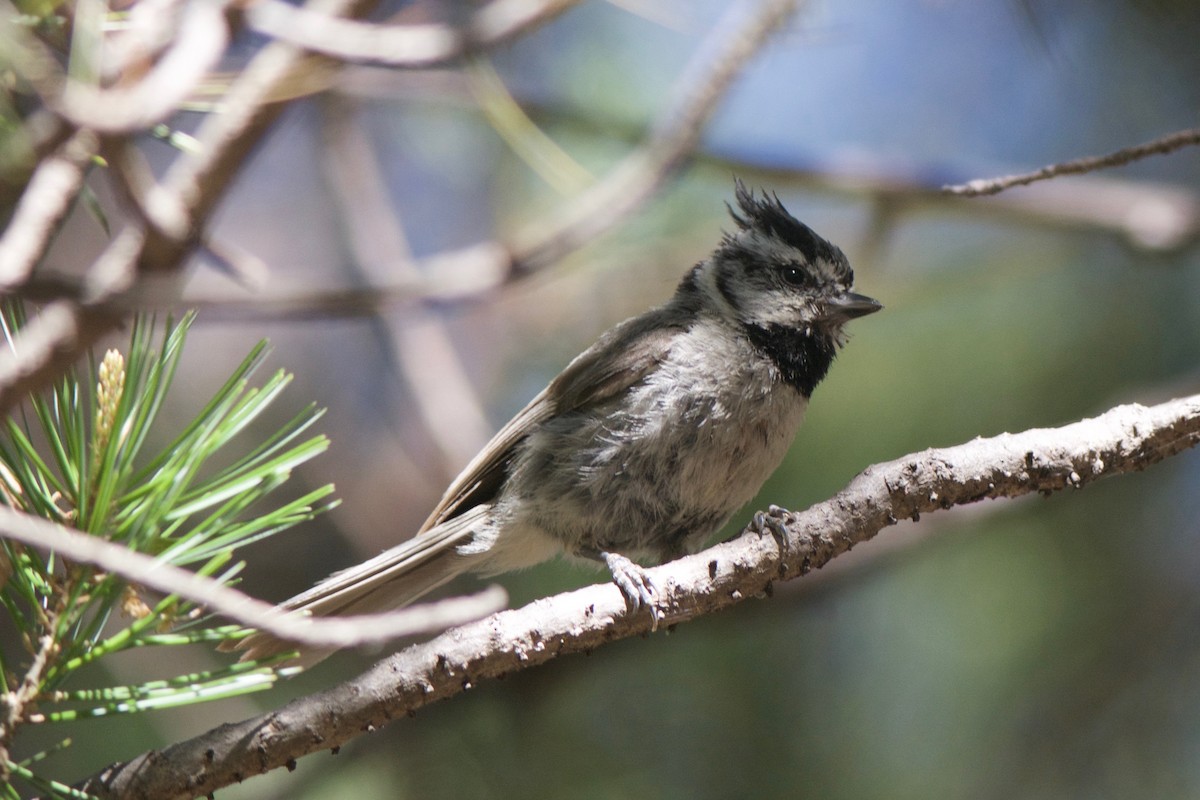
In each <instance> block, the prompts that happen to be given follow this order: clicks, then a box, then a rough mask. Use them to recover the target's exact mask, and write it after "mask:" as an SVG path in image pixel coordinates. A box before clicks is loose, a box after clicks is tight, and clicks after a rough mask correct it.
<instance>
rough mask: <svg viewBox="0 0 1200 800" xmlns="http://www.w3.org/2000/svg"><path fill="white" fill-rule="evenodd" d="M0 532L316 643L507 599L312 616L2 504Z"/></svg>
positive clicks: (359, 638)
mask: <svg viewBox="0 0 1200 800" xmlns="http://www.w3.org/2000/svg"><path fill="white" fill-rule="evenodd" d="M0 538H5V539H13V540H15V541H18V542H21V543H22V544H25V545H27V546H29V547H33V548H36V549H38V550H42V551H47V552H54V553H56V554H57V555H59V556H61V557H63V558H67V559H69V560H71V561H74V562H77V563H83V564H91V565H92V566H94V567H98V568H100V569H102V570H104V571H105V572H109V573H113V574H116V575H120V576H121V577H122V578H125V579H126V580H128V581H129V582H131V583H136V584H138V585H140V586H145V587H147V588H150V589H154V590H155V591H158V592H162V593H163V594H166V595H175V596H177V597H182V598H184V599H186V600H189V601H191V602H193V603H196V604H198V605H201V606H204V607H205V608H206V609H207V610H209V611H211V612H214V613H217V614H221V615H222V616H225V617H228V618H229V619H231V620H233V621H235V622H237V623H238V624H240V625H245V626H246V627H249V628H256V629H258V630H260V631H265V632H268V633H271V634H273V635H275V636H278V637H280V638H282V639H286V640H288V641H290V642H295V643H297V644H305V645H309V646H312V647H316V648H337V649H340V648H343V647H360V646H362V645H365V644H375V643H378V642H384V641H388V640H391V639H400V638H403V637H406V636H415V635H418V634H422V633H429V632H431V631H441V630H445V629H446V628H449V627H451V626H453V625H461V624H462V623H464V622H469V621H471V620H476V619H479V618H480V617H484V616H486V615H488V614H491V613H492V612H493V611H496V610H497V609H500V608H503V607H504V605H505V603H506V602H507V595H506V594H505V592H504V590H503V589H501V588H499V587H491V588H489V589H486V590H484V591H483V592H480V593H479V594H476V595H473V596H470V597H454V598H450V599H447V600H442V601H439V602H436V603H429V604H426V605H419V606H409V607H408V608H404V609H401V610H399V611H393V612H389V613H387V614H370V615H365V616H357V617H342V618H340V619H315V618H311V617H304V616H301V615H297V614H289V613H287V612H284V611H280V610H279V608H278V607H277V606H274V605H272V604H270V603H264V602H262V601H261V600H255V599H254V598H252V597H250V596H249V595H246V594H243V593H242V592H239V591H237V590H236V589H231V588H229V587H228V586H224V585H222V584H220V583H218V582H217V581H215V580H213V579H211V578H206V577H203V576H201V575H197V574H196V573H194V572H188V571H187V570H185V569H180V568H179V567H176V566H173V565H171V564H167V563H165V562H162V561H160V560H158V559H156V558H152V557H150V556H148V555H145V554H143V553H138V552H135V551H133V550H130V549H129V548H127V547H123V546H121V545H119V544H114V543H112V542H108V541H106V540H104V539H101V538H99V537H96V536H91V535H88V534H85V533H80V532H79V531H75V530H72V529H70V528H67V527H64V526H62V525H59V524H57V523H54V522H50V521H49V520H44V519H41V518H39V517H34V516H31V515H29V514H24V513H22V512H20V511H16V510H14V509H11V508H8V507H6V506H0Z"/></svg>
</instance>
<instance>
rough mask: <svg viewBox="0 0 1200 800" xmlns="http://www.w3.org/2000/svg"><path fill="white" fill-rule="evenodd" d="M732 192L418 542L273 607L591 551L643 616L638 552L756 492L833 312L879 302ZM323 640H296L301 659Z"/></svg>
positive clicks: (383, 603)
mask: <svg viewBox="0 0 1200 800" xmlns="http://www.w3.org/2000/svg"><path fill="white" fill-rule="evenodd" d="M734 203H735V205H736V207H735V206H733V205H730V204H729V203H726V207H727V209H728V211H729V214H730V216H731V218H732V220H733V225H734V227H733V230H731V231H728V232H725V233H724V234H723V235H722V237H721V239H720V240H719V243H718V244H717V246H716V248H715V249H714V250H713V252H712V253H711V255H710V256H709V257H708V258H706V259H704V260H702V261H700V262H699V263H697V264H696V265H695V266H693V267H692V268H691V269H690V270H688V272H687V273H686V274H685V275H684V276H683V278H682V279H681V281H680V282H679V284H678V286H677V288H676V289H675V292H674V294H673V295H672V296H671V297H670V299H669V300H667V302H666V303H664V304H663V305H661V306H658V307H657V308H654V309H651V310H649V311H647V312H645V313H643V314H641V315H639V316H635V317H632V318H630V319H628V320H626V321H624V322H622V323H620V324H618V325H616V326H615V327H613V328H612V329H610V330H609V331H607V332H606V333H604V334H603V335H602V336H601V337H600V338H599V340H598V341H596V343H595V344H593V345H592V346H591V347H589V348H588V349H587V350H585V351H584V352H583V353H582V354H580V355H579V356H577V357H576V358H575V359H574V360H572V361H571V362H570V363H569V364H568V365H567V366H566V368H565V369H563V371H562V372H561V373H560V374H559V375H558V376H557V377H555V378H554V379H553V380H552V381H550V383H549V385H548V386H546V388H545V389H543V390H542V391H541V392H540V393H539V394H538V395H537V396H536V397H534V398H533V399H532V400H531V401H530V402H529V404H528V405H526V406H525V407H524V408H523V409H521V410H520V411H519V412H517V414H516V416H514V417H513V418H512V420H510V421H509V422H508V423H507V424H506V425H504V427H502V428H501V429H500V430H499V432H498V433H496V435H495V436H494V437H493V438H492V440H491V441H490V442H488V444H487V445H486V446H485V447H484V448H483V450H482V451H481V452H480V453H479V454H478V455H477V456H475V458H474V459H473V460H472V461H471V462H470V463H469V464H467V466H466V467H465V468H464V469H463V471H462V473H461V474H460V475H459V476H458V477H457V478H455V480H454V481H453V482H452V483H451V484H450V486H449V488H448V489H447V490H446V492H445V494H444V495H443V496H442V498H441V500H440V501H439V502H438V503H437V505H436V506H435V507H434V509H433V511H432V512H431V513H430V514H429V517H428V518H427V519H426V520H425V522H424V523H423V524H422V525H421V527H420V529H419V530H418V531H417V533H416V535H415V536H414V537H412V538H410V539H408V540H407V541H404V542H402V543H401V544H399V545H397V546H395V547H393V548H391V549H389V550H386V551H385V552H383V553H381V554H379V555H377V556H375V557H374V558H372V559H370V560H368V561H366V562H364V563H362V564H360V565H358V566H354V567H350V568H348V569H345V570H342V571H341V572H337V573H334V574H333V575H331V576H330V577H328V578H326V579H325V580H323V581H321V582H319V583H318V584H316V585H315V586H313V587H312V588H310V589H309V590H307V591H305V592H302V593H301V594H298V595H296V596H295V597H293V598H291V599H290V600H287V601H286V602H284V603H282V604H281V607H282V608H283V609H286V610H290V611H296V612H300V613H303V614H311V615H313V616H318V617H326V616H345V615H357V614H367V613H375V612H380V611H384V610H389V609H393V608H398V607H401V606H404V605H407V604H409V603H412V602H413V601H415V600H417V599H418V598H420V597H421V596H422V595H424V594H426V593H427V592H429V591H431V590H433V589H435V588H437V587H439V586H441V585H443V584H445V583H446V582H448V581H450V580H451V579H452V578H454V577H456V576H458V575H460V574H463V573H475V574H479V575H484V576H490V575H496V574H500V573H505V572H510V571H512V570H517V569H521V568H524V567H528V566H531V565H533V564H537V563H539V562H542V561H546V560H548V559H551V558H553V557H555V556H558V555H561V554H566V555H568V556H575V557H582V558H584V559H591V560H596V561H600V562H603V563H604V564H605V565H607V567H608V569H609V571H610V572H611V573H612V576H613V580H614V581H615V583H616V584H617V585H618V586H619V587H620V588H621V591H622V592H623V593H624V595H625V597H626V599H627V605H628V606H629V607H630V608H631V610H634V611H636V610H637V609H639V608H642V607H647V608H649V609H650V610H651V613H652V614H655V613H656V612H655V607H654V603H655V599H656V594H655V587H654V585H653V583H652V581H650V579H649V578H648V576H647V574H646V571H645V569H644V568H643V567H642V566H641V564H640V563H639V561H644V560H647V559H648V560H651V561H653V562H655V563H662V562H665V561H670V560H672V559H675V558H678V557H680V556H683V555H686V554H687V553H689V552H694V551H695V550H696V549H698V548H699V547H700V546H701V545H703V544H704V543H705V542H706V541H707V540H708V539H710V538H711V537H712V536H713V534H715V533H716V532H717V531H718V530H719V529H720V528H721V527H723V526H724V525H725V523H726V522H727V521H728V520H729V519H730V518H731V517H732V516H733V514H734V513H736V512H737V511H738V510H739V509H740V508H742V507H743V506H744V505H745V504H747V503H748V502H749V501H750V500H751V499H752V498H753V497H754V495H755V494H756V493H757V492H758V490H759V489H760V488H761V487H762V485H763V483H764V482H765V481H766V479H767V478H768V477H769V476H770V475H771V473H773V472H774V471H775V469H776V468H777V467H778V466H779V464H780V463H781V462H782V460H783V458H784V455H785V454H786V452H787V451H788V449H789V448H790V446H791V444H792V441H793V439H794V438H795V435H796V432H797V430H798V429H799V427H800V425H801V422H802V421H803V418H804V414H805V410H806V409H807V407H808V403H809V399H810V398H811V396H812V393H813V390H814V389H815V388H816V386H817V384H819V383H820V382H821V380H822V379H823V378H824V377H825V376H826V374H827V373H828V371H829V368H830V366H831V365H832V363H833V361H834V357H835V356H836V355H837V353H838V350H839V349H840V348H841V347H842V346H843V345H844V344H845V342H846V334H845V331H844V327H845V324H846V323H847V322H848V321H849V320H852V319H855V318H858V317H862V316H866V315H868V314H873V313H875V312H877V311H879V310H880V309H881V308H882V307H883V306H882V305H881V304H880V303H879V302H878V301H876V300H874V299H872V298H870V297H867V296H865V295H862V294H858V293H856V292H854V291H853V288H852V287H853V283H854V272H853V270H852V269H851V267H850V263H849V261H848V260H847V259H846V256H845V254H844V253H843V252H842V251H841V250H840V249H839V248H838V247H836V246H835V245H833V244H831V243H830V242H828V241H826V240H825V239H823V238H822V237H820V236H819V235H817V233H815V232H814V231H813V230H812V229H811V228H809V227H808V226H807V225H805V224H804V223H802V222H800V221H799V220H797V219H796V218H795V217H793V216H792V215H791V214H790V213H789V212H788V211H787V209H786V208H784V206H783V204H782V203H781V202H780V200H779V198H778V196H777V195H775V194H774V193H768V192H767V191H765V190H761V189H760V190H759V192H758V193H755V192H754V191H753V190H751V189H748V188H747V187H746V185H745V184H744V183H743V182H742V181H741V180H737V179H735V183H734ZM760 529H761V519H760ZM654 619H655V621H657V616H655V617H654ZM234 649H239V650H241V651H242V653H243V656H242V657H243V659H261V658H266V657H269V656H272V655H277V654H280V653H283V652H285V651H290V650H296V649H297V647H296V646H295V645H293V644H290V643H288V642H286V641H283V640H281V639H278V638H276V637H274V636H272V635H271V634H268V633H266V632H262V631H258V632H255V633H253V634H251V635H249V636H248V637H246V638H244V639H242V640H241V641H240V642H238V643H237V644H236V647H235V648H234ZM329 652H330V651H327V650H305V649H304V648H300V654H299V657H298V658H299V663H300V664H301V665H304V666H307V665H310V664H312V663H315V662H316V661H318V660H320V659H321V658H324V657H325V656H326V655H328V654H329Z"/></svg>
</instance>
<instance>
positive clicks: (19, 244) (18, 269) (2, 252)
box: [0, 131, 99, 292]
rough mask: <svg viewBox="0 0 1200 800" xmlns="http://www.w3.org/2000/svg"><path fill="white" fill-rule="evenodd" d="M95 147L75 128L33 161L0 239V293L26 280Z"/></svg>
mask: <svg viewBox="0 0 1200 800" xmlns="http://www.w3.org/2000/svg"><path fill="white" fill-rule="evenodd" d="M98 147H99V140H98V138H97V137H96V135H95V134H94V133H92V132H90V131H79V132H78V133H76V134H75V135H74V136H72V137H71V138H70V139H68V140H67V141H66V143H64V144H63V145H62V147H61V148H59V151H58V153H56V154H54V155H53V156H51V157H49V158H47V159H45V160H43V161H42V162H41V163H40V164H39V165H38V167H37V169H36V170H35V171H34V173H33V178H32V179H31V180H30V181H29V184H28V185H27V186H26V187H25V192H24V193H23V194H22V195H21V200H20V202H19V203H18V204H17V208H16V211H15V213H14V214H13V216H12V218H11V219H10V220H9V222H8V227H6V228H5V229H4V234H3V236H2V237H0V292H8V291H12V289H13V288H15V287H17V286H20V285H21V284H22V283H24V282H25V281H26V280H27V279H28V278H29V275H30V274H31V273H32V272H33V268H34V266H36V264H37V262H38V259H40V258H41V257H42V255H43V254H44V253H45V252H46V248H47V247H49V245H50V239H51V237H52V236H53V235H54V232H55V230H56V229H57V228H58V225H59V224H60V223H61V222H62V220H63V218H64V217H66V215H67V212H68V211H69V210H70V209H71V204H72V203H73V202H74V201H75V198H76V197H78V196H79V191H80V189H81V188H82V187H83V179H84V177H85V176H86V175H87V168H88V165H89V162H90V161H91V159H92V157H93V156H95V155H96V150H97V148H98Z"/></svg>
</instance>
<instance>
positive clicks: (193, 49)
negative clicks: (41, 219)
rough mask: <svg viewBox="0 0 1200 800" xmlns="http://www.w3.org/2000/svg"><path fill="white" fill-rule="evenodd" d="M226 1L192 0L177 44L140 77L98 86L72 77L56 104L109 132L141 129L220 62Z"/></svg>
mask: <svg viewBox="0 0 1200 800" xmlns="http://www.w3.org/2000/svg"><path fill="white" fill-rule="evenodd" d="M223 6H224V4H223V3H218V2H215V0H192V2H190V3H188V5H187V6H186V8H185V9H184V12H183V15H182V18H181V19H180V20H179V28H178V31H177V38H176V40H175V42H174V45H173V46H172V47H170V48H169V49H168V50H167V52H166V53H165V54H164V55H163V56H162V57H161V58H160V59H159V60H158V62H157V63H156V64H155V65H154V67H153V68H151V70H150V71H149V72H148V73H147V74H146V75H145V76H144V77H142V78H141V79H140V80H138V81H137V83H134V84H132V85H131V86H129V87H128V88H125V87H121V88H116V89H97V88H95V87H93V86H88V85H85V84H81V83H79V82H78V81H70V80H69V81H67V83H66V86H65V88H64V89H63V93H62V97H61V98H56V99H55V100H54V101H53V102H52V103H51V105H52V107H53V108H54V109H55V110H56V111H58V113H60V114H62V115H63V116H64V117H65V118H67V119H68V120H71V121H72V122H74V123H75V124H76V125H78V126H80V127H85V128H91V129H92V130H96V131H100V132H101V133H108V134H131V133H138V132H140V131H142V130H144V129H145V128H148V127H150V126H151V125H154V124H155V123H157V122H161V121H162V120H164V119H166V118H167V117H168V116H169V115H170V114H171V113H173V112H174V111H175V110H176V109H177V108H178V107H179V105H180V104H181V103H182V102H183V101H184V100H186V99H187V97H188V96H189V95H190V94H191V93H192V91H193V90H194V89H195V87H196V85H197V84H199V83H200V81H201V79H202V78H204V76H205V75H206V74H207V73H208V71H209V70H210V69H212V68H213V67H215V66H216V65H217V62H218V61H220V59H221V55H222V54H223V53H224V52H225V46H226V45H227V44H228V42H229V27H228V25H227V24H226V22H225V13H224V7H223Z"/></svg>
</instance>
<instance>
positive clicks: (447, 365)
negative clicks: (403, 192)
mask: <svg viewBox="0 0 1200 800" xmlns="http://www.w3.org/2000/svg"><path fill="white" fill-rule="evenodd" d="M324 110H325V112H326V113H324V114H323V115H322V127H323V131H324V133H325V135H326V137H327V139H328V142H327V145H328V146H327V147H325V148H324V151H323V152H324V159H323V163H324V165H325V166H326V167H327V169H326V173H327V175H328V181H329V183H330V185H331V186H332V187H333V190H334V194H335V196H336V198H337V200H338V203H337V206H338V209H339V211H340V213H341V216H342V224H343V227H344V228H345V230H346V232H347V237H348V242H349V245H350V248H351V250H352V251H353V253H354V259H353V263H354V265H355V268H356V269H357V271H359V272H361V273H363V274H364V282H365V283H371V282H372V281H374V280H377V279H378V278H379V276H380V275H391V276H398V277H400V278H401V279H402V280H407V281H409V282H412V283H419V282H420V280H421V275H420V273H419V272H418V271H417V269H416V267H415V266H414V262H413V259H412V253H411V250H410V248H409V245H408V241H407V239H406V238H405V235H404V231H403V229H402V228H401V226H400V224H399V221H398V220H397V219H396V217H395V214H394V211H393V209H392V204H391V201H390V199H389V195H388V191H387V187H386V186H385V185H384V183H383V180H382V178H381V177H380V176H381V175H382V174H383V169H382V167H381V165H380V164H379V163H377V160H376V158H375V152H374V149H373V147H372V145H371V142H370V141H369V140H368V137H367V136H366V133H365V131H364V130H363V129H362V125H361V124H360V121H359V119H358V116H357V115H356V114H355V113H354V111H353V109H352V108H350V107H349V101H346V100H343V101H341V102H334V103H333V104H332V105H331V106H326V107H324ZM393 279H394V278H393ZM375 325H377V326H378V328H379V330H380V333H381V336H382V338H384V339H385V349H386V351H387V355H388V356H389V358H390V360H391V362H392V364H391V367H392V370H391V371H392V374H393V375H394V376H395V377H396V378H398V379H399V380H400V381H402V382H403V383H404V384H405V385H406V387H407V389H408V390H409V394H410V395H411V397H412V398H413V400H414V401H415V403H414V404H415V407H416V410H417V414H418V415H419V417H420V419H421V421H422V422H423V423H424V427H425V429H426V430H427V431H428V432H429V435H430V438H431V439H432V440H433V442H434V444H435V446H436V447H437V450H438V455H439V456H440V458H439V459H437V460H438V461H440V467H441V470H440V471H441V473H442V478H443V480H444V481H447V482H448V481H449V480H450V479H451V478H453V477H454V475H455V474H456V473H457V472H458V470H459V469H460V468H461V466H462V465H463V464H466V463H467V462H468V461H470V460H471V458H472V456H474V455H475V453H477V452H478V451H479V448H480V447H482V446H483V444H484V443H485V442H487V440H488V438H490V436H491V433H492V428H491V425H490V424H489V423H488V421H487V417H486V415H485V414H484V413H483V406H482V404H481V403H480V402H479V398H478V393H477V392H476V391H475V388H474V387H473V386H472V385H471V381H470V379H469V378H468V376H467V371H466V368H465V367H464V366H463V364H462V359H461V358H460V357H459V354H458V352H457V350H456V349H455V346H454V342H453V341H452V340H451V339H450V336H449V334H448V333H447V332H446V327H445V324H444V323H443V322H442V320H441V319H439V318H438V317H437V316H435V315H433V314H431V313H429V312H428V311H426V310H425V309H414V313H412V314H410V315H408V316H407V317H406V319H405V320H404V321H403V323H400V322H399V320H397V319H396V318H395V316H394V315H381V316H380V317H379V318H378V320H377V321H376V322H375ZM388 394H393V393H388ZM435 471H436V470H435Z"/></svg>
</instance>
